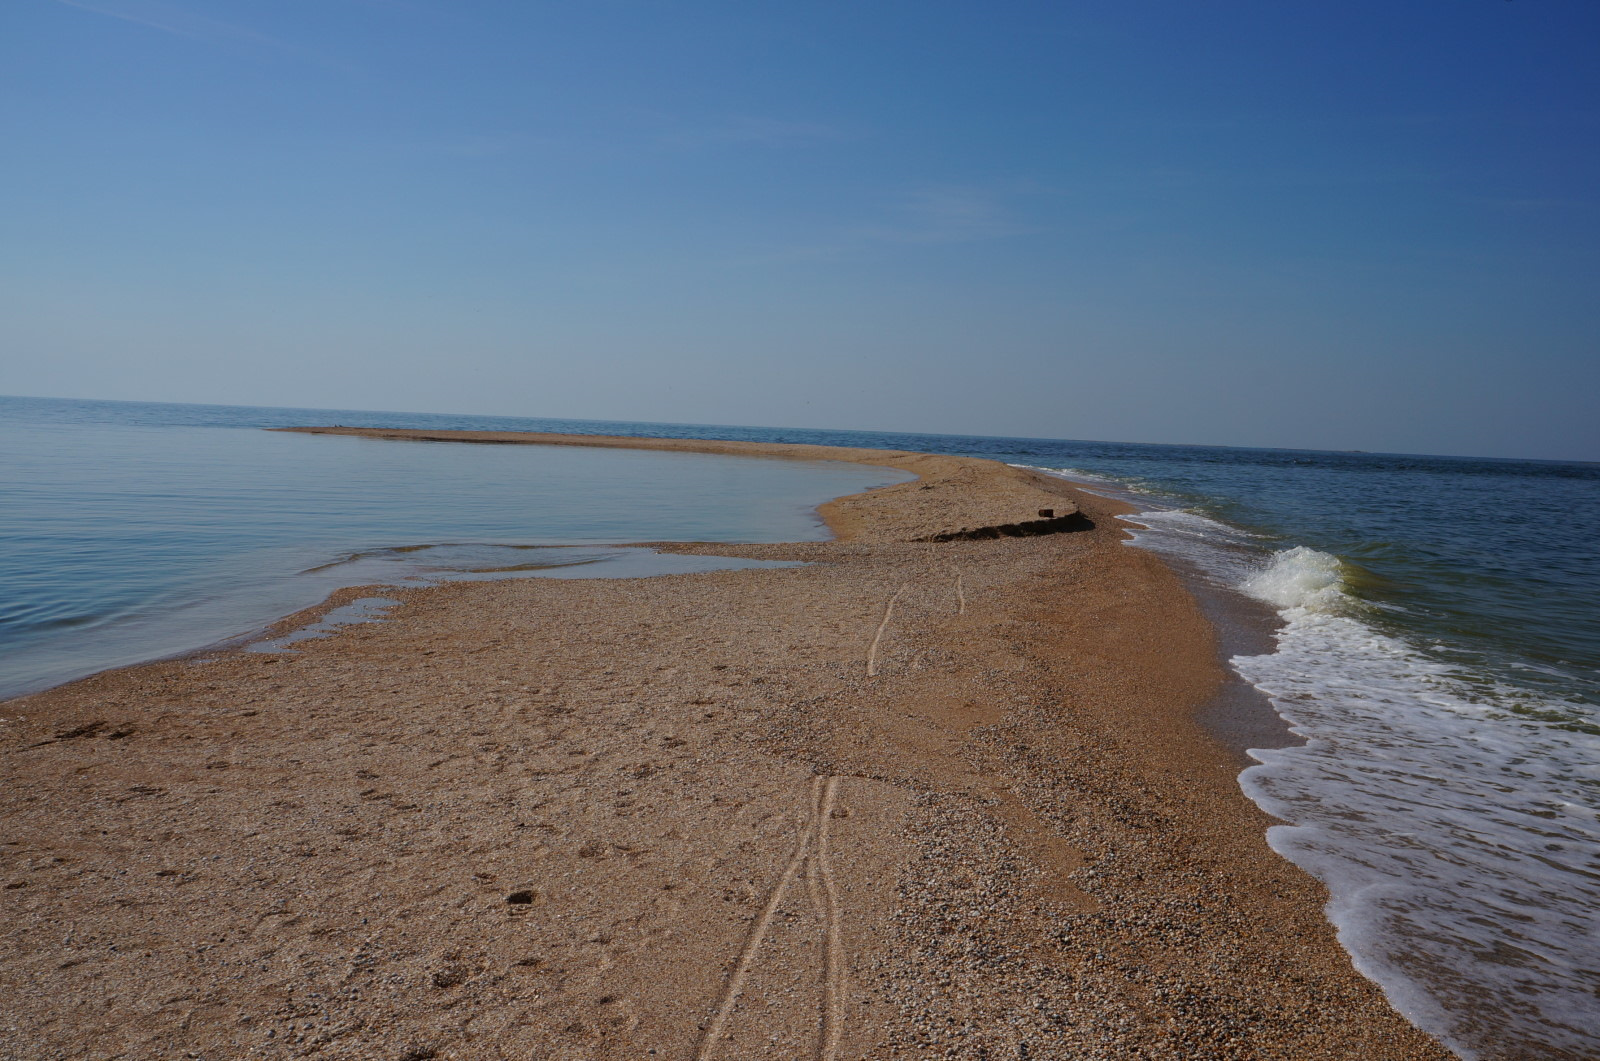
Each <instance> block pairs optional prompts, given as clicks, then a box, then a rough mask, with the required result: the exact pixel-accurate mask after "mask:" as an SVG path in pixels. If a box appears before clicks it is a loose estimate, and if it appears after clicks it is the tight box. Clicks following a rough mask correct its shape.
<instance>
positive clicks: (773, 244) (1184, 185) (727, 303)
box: [0, 0, 1600, 460]
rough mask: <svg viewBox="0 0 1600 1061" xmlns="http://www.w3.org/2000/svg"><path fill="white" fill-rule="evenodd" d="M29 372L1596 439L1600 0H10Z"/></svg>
mask: <svg viewBox="0 0 1600 1061" xmlns="http://www.w3.org/2000/svg"><path fill="white" fill-rule="evenodd" d="M0 143H3V144H4V158H3V160H0V203H3V204H4V210H3V211H0V269H3V271H4V272H3V280H4V283H3V285H0V286H3V290H0V354H3V357H0V393H13V394H32V395H48V396H62V397H97V398H124V399H134V400H161V401H204V402H226V403H242V404H258V405H295V406H326V407H346V408H376V409H417V410H425V411H439V412H471V413H499V414H507V415H523V416H555V417H583V418H609V419H645V420H665V421H675V422H714V423H742V424H767V425H793V426H814V427H853V428H879V429H892V430H927V431H949V432H962V433H978V434H1021V435H1039V436H1048V437H1058V438H1063V437H1064V438H1093V439H1112V440H1122V441H1142V442H1203V443H1221V444H1235V445H1263V446H1295V447H1312V448H1354V449H1366V450H1390V451H1409V452H1432V453H1464V454H1483V455H1497V456H1531V457H1555V458H1578V459H1589V460H1597V459H1600V426H1597V424H1600V415H1597V413H1596V410H1595V406H1596V404H1597V401H1596V399H1597V396H1600V297H1597V294H1596V292H1597V290H1600V4H1595V3H1594V2H1593V0H1509V2H1508V0H1411V2H1407V3H1404V4H1395V3H1393V2H1392V0H1391V2H1382V3H1379V2H1365V0H1354V2H1341V3H1327V2H1326V0H1319V2H1296V0H1274V2H1262V3H1218V4H1197V3H1193V2H1192V0H1184V2H1176V0H1148V2H1139V0H1115V2H1100V0H1085V2H1067V3H1061V2H1056V3H1021V2H1018V3H987V4H978V3H949V2H941V0H919V2H915V3H909V2H908V3H895V2H874V3H869V4H861V3H832V2H827V3H810V4H794V3H781V4H780V3H767V2H760V0H743V2H727V3H690V2H685V3H676V4H668V3H664V2H608V0H592V2H585V3H581V4H580V3H567V4H546V3H534V2H524V3H510V2H489V0H449V2H446V0H13V2H11V3H7V4H5V5H3V7H0Z"/></svg>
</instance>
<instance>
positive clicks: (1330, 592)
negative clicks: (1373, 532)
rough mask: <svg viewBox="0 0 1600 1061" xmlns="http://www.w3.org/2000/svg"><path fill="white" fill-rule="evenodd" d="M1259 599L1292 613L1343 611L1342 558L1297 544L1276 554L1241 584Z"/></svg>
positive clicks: (1346, 603) (1240, 585)
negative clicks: (1340, 560)
mask: <svg viewBox="0 0 1600 1061" xmlns="http://www.w3.org/2000/svg"><path fill="white" fill-rule="evenodd" d="M1239 588H1240V589H1242V590H1244V591H1245V592H1246V593H1248V594H1249V595H1250V596H1252V597H1254V598H1256V599H1257V600H1262V601H1266V602H1267V603H1268V604H1272V605H1276V606H1277V607H1279V608H1283V609H1286V610H1289V611H1308V612H1331V613H1338V612H1340V611H1343V610H1344V609H1345V608H1346V606H1347V605H1348V603H1349V600H1350V598H1349V597H1348V596H1347V595H1346V593H1345V585H1344V566H1343V565H1342V564H1340V563H1339V558H1338V557H1336V556H1330V555H1329V554H1327V553H1319V552H1318V551H1317V550H1315V549H1307V548H1306V547H1305V546H1303V545H1297V546H1295V547H1294V548H1292V549H1285V550H1283V551H1282V552H1280V553H1275V554H1274V555H1273V557H1272V563H1270V564H1268V565H1267V566H1266V567H1265V568H1263V569H1262V570H1260V571H1258V572H1257V573H1256V574H1254V575H1251V576H1250V577H1249V578H1247V579H1245V580H1244V581H1243V582H1241V583H1240V584H1239Z"/></svg>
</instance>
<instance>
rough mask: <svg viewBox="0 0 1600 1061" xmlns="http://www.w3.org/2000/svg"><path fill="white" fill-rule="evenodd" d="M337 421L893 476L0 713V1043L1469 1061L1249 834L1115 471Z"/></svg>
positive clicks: (618, 1054) (117, 1047) (552, 1054)
mask: <svg viewBox="0 0 1600 1061" xmlns="http://www.w3.org/2000/svg"><path fill="white" fill-rule="evenodd" d="M328 430H338V431H340V432H342V433H351V434H363V435H372V436H383V437H411V438H430V439H441V438H445V437H449V438H454V439H458V440H462V441H480V442H541V443H555V444H574V445H627V446H645V447H653V448H670V449H684V450H702V451H709V452H719V453H749V454H759V455H762V456H789V457H795V458H797V459H819V458H826V459H833V460H854V461H863V462H869V463H877V464H888V465H891V466H895V467H900V468H905V469H908V470H910V471H913V472H915V473H917V474H918V475H919V476H920V478H919V479H918V480H916V481H914V482H909V483H905V484H901V485H899V486H893V487H888V488H885V489H882V490H876V491H872V492H870V493H867V494H861V495H856V496H854V497H849V498H844V499H840V500H838V501H835V502H832V503H830V504H829V505H827V506H825V507H824V516H825V518H826V519H827V520H828V522H829V524H830V526H832V527H833V528H834V530H835V532H836V534H837V536H838V537H837V539H836V540H835V541H831V542H825V543H805V544H792V545H760V546H727V545H719V546H704V545H701V546H690V545H682V544H679V545H672V546H667V548H673V549H680V550H683V551H692V552H715V553H721V554H727V555H738V556H752V557H762V558H770V559H793V560H805V561H810V562H811V563H810V565H809V566H806V567H796V568H783V569H758V570H744V571H730V572H714V573H708V574H697V575H676V576H669V577H661V578H653V579H641V580H610V579H594V580H578V581H558V580H538V579H530V580H521V581H507V582H494V583H458V584H452V585H447V586H441V587H436V588H430V589H420V590H407V591H400V592H398V593H397V592H395V591H392V590H385V591H384V592H385V594H386V595H389V596H399V597H401V598H402V599H403V604H402V606H401V607H400V608H398V609H397V610H396V611H395V612H393V613H391V614H392V617H391V618H390V620H389V621H387V622H383V623H375V624H368V625H363V626H357V627H352V628H349V629H347V630H346V631H345V632H343V633H341V634H340V635H338V636H337V637H334V638H330V639H327V640H324V641H312V642H303V643H301V644H300V645H298V646H296V647H297V648H298V649H299V651H297V652H293V653H281V654H267V655H261V654H246V653H238V652H234V653H225V654H223V655H221V656H219V657H217V658H214V659H211V660H209V661H196V660H187V661H169V662H162V663H156V664H149V665H145V666H140V667H134V668H129V669H125V670H120V671H112V672H107V673H104V674H100V675H96V676H94V677H91V678H88V679H85V680H83V681H79V682H76V683H73V684H71V685H68V686H64V687H61V688H58V689H54V690H51V691H48V692H45V693H41V694H37V695H35V696H31V697H27V698H24V699H20V700H13V701H10V702H8V703H5V704H3V705H0V719H3V721H0V782H3V783H0V808H3V809H0V821H3V822H4V833H3V838H0V888H3V889H4V890H3V891H0V895H3V896H4V901H5V906H4V909H5V912H6V913H5V918H4V921H3V924H0V999H3V1000H4V1005H3V1006H0V1058H6V1059H16V1061H22V1059H29V1061H32V1059H51V1061H56V1059H66V1058H93V1059H107V1058H127V1059H146V1058H148V1059H163V1061H164V1059H169V1058H209V1059H216V1061H231V1059H245V1058H248V1059H268V1058H271V1059H280V1058H283V1059H286V1058H329V1059H332V1058H339V1059H345V1058H350V1059H367V1058H378V1059H392V1061H426V1059H459V1061H468V1059H474V1061H475V1059H517V1061H524V1059H526V1061H532V1059H540V1061H544V1059H579V1058H606V1059H613V1058H614V1059H628V1061H633V1059H646V1058H673V1059H684V1061H710V1059H719V1061H730V1059H766V1058H772V1059H785V1061H787V1059H816V1061H835V1059H839V1061H843V1059H856V1058H863V1059H865V1058H870V1059H888V1058H934V1057H958V1058H970V1059H989V1061H1000V1059H1006V1061H1012V1059H1052V1058H1063V1059H1064V1058H1074V1059H1078V1058H1083V1059H1088V1058H1097V1059H1098V1058H1104V1059H1122V1058H1152V1059H1153V1058H1162V1059H1166V1058H1171V1059H1182V1061H1197V1059H1208V1058H1284V1059H1295V1061H1304V1059H1316V1058H1339V1059H1347V1058H1362V1059H1366V1061H1382V1059H1399V1058H1419V1059H1435V1058H1438V1059H1443V1058H1448V1057H1449V1056H1450V1055H1449V1054H1448V1053H1446V1052H1445V1051H1444V1050H1443V1049H1441V1048H1440V1047H1438V1046H1437V1045H1436V1044H1434V1043H1433V1042H1432V1041H1431V1040H1429V1039H1428V1038H1426V1037H1424V1036H1423V1035H1421V1034H1420V1033H1419V1032H1417V1031H1415V1030H1414V1029H1412V1028H1411V1027H1410V1026H1409V1025H1408V1024H1407V1023H1406V1022H1405V1021H1404V1020H1403V1019H1402V1018H1401V1017H1400V1016H1398V1015H1397V1014H1396V1013H1395V1012H1394V1011H1393V1010H1392V1009H1390V1008H1389V1007H1388V1005H1387V1004H1386V1003H1385V1001H1384V1000H1383V998H1382V996H1381V994H1380V993H1379V992H1378V991H1377V989H1376V988H1374V987H1373V986H1372V985H1371V984H1370V983H1368V982H1367V981H1366V980H1364V979H1363V978H1361V977H1360V976H1359V975H1357V974H1356V973H1355V972H1354V971H1353V970H1352V968H1351V965H1350V961H1349V959H1348V957H1347V956H1346V955H1345V953H1344V952H1343V951H1342V950H1341V949H1340V948H1339V947H1338V945H1337V942H1336V941H1335V939H1334V937H1333V933H1332V931H1331V929H1330V928H1329V927H1328V925H1327V924H1326V922H1325V921H1324V919H1323V917H1322V914H1321V906H1322V903H1323V902H1324V901H1325V899H1326V896H1325V894H1324V893H1323V891H1322V890H1321V888H1320V887H1319V886H1318V885H1317V884H1316V882H1315V881H1313V880H1312V879H1310V878H1308V877H1306V876H1305V875H1304V874H1302V873H1301V872H1299V871H1298V870H1297V869H1295V868H1294V867H1293V866H1291V865H1290V864H1288V863H1287V862H1284V861H1283V860H1281V859H1279V858H1278V857H1277V856H1276V855H1274V854H1272V853H1271V852H1270V851H1269V850H1268V849H1267V847H1266V845H1265V842H1264V840H1263V833H1264V831H1265V829H1266V827H1267V826H1268V824H1270V823H1269V821H1268V820H1267V819H1266V818H1265V817H1264V816H1263V815H1262V814H1261V813H1260V812H1259V811H1257V810H1256V809H1255V808H1254V807H1253V806H1252V805H1251V804H1250V803H1248V802H1247V801H1246V800H1245V799H1244V798H1243V797H1242V796H1241V795H1240V793H1239V789H1238V786H1237V784H1236V782H1235V775H1236V771H1237V766H1236V763H1235V761H1234V759H1233V758H1232V757H1231V756H1230V755H1229V754H1228V752H1227V751H1226V750H1225V749H1223V748H1222V747H1220V746H1219V745H1217V744H1216V743H1215V742H1214V741H1212V740H1211V739H1210V738H1209V737H1208V736H1207V735H1206V734H1205V732H1204V731H1202V730H1201V728H1200V727H1199V726H1198V725H1197V724H1196V722H1195V721H1194V714H1195V711H1196V710H1197V709H1198V708H1199V707H1200V706H1201V705H1203V704H1204V703H1205V702H1206V701H1207V699H1208V698H1209V697H1210V696H1211V695H1212V694H1213V693H1214V692H1215V690H1216V689H1217V688H1218V686H1219V684H1220V682H1221V680H1222V673H1221V670H1220V667H1219V664H1218V662H1217V659H1216V651H1215V646H1214V643H1213V640H1212V634H1211V631H1210V629H1209V627H1208V626H1207V624H1206V622H1205V621H1204V619H1203V618H1202V617H1201V615H1200V613H1199V611H1198V609H1197V606H1196V604H1195V602H1194V601H1193V600H1192V599H1191V598H1190V597H1189V596H1188V595H1187V594H1186V593H1185V592H1184V590H1183V588H1182V587H1181V585H1180V584H1179V582H1178V581H1177V579H1176V577H1175V576H1174V575H1173V574H1172V573H1171V572H1170V571H1169V570H1168V569H1166V568H1165V567H1164V566H1162V564H1161V563H1160V562H1159V561H1157V560H1156V559H1155V558H1154V557H1153V556H1151V555H1149V554H1146V553H1143V552H1140V551H1138V550H1133V549H1128V548H1126V547H1125V546H1123V545H1122V544H1121V542H1122V540H1123V539H1124V537H1125V535H1124V533H1123V531H1122V530H1121V528H1120V526H1119V524H1118V521H1117V520H1116V518H1115V516H1116V514H1117V509H1116V508H1115V506H1114V505H1113V504H1111V503H1110V502H1107V501H1105V500H1103V499H1100V498H1096V497H1094V496H1093V495H1088V494H1084V495H1079V494H1076V493H1074V492H1073V491H1072V490H1071V489H1070V488H1069V487H1068V485H1067V484H1064V483H1062V482H1059V481H1056V480H1052V479H1047V478H1044V477H1041V476H1035V475H1033V474H1031V473H1028V472H1025V471H1021V470H1018V469H1014V468H1008V467H1006V466H1004V465H1000V464H996V463H994V462H990V461H980V460H968V459H962V458H953V457H939V456H929V455H923V454H911V453H893V452H887V451H872V450H836V449H828V448H824V447H776V446H758V445H755V444H741V443H727V442H698V441H692V440H640V439H620V440H618V439H596V438H594V437H590V436H582V437H561V436H509V435H478V436H470V435H465V434H462V433H453V432H409V433H407V432H380V431H357V430H355V429H328ZM1046 511H1048V512H1050V513H1051V515H1050V516H1049V517H1042V516H1040V513H1042V512H1046ZM1074 513H1077V515H1076V516H1073V514H1074ZM1069 517H1070V518H1069ZM1042 518H1048V519H1049V520H1054V521H1057V524H1056V529H1065V528H1069V527H1070V528H1071V529H1070V532H1064V533H1050V534H1039V535H1032V536H1010V535H1009V534H1006V533H1003V532H999V531H997V532H996V533H997V534H999V535H1000V536H998V537H993V538H987V539H985V538H979V539H977V540H945V541H931V540H928V539H932V538H938V537H941V536H947V535H949V534H950V533H951V532H962V531H973V530H981V529H982V528H985V527H1011V528H1016V527H1018V526H1021V525H1022V524H1024V523H1028V522H1036V521H1038V520H1040V519H1042ZM361 595H363V592H362V591H360V590H352V591H345V592H343V593H341V594H338V595H336V596H335V597H334V598H333V599H332V600H330V601H329V602H327V604H325V605H324V606H323V607H322V608H320V609H315V610H313V611H312V612H307V613H302V614H301V615H299V616H295V617H292V618H291V619H289V620H286V621H285V623H284V624H280V625H281V627H282V628H283V629H289V628H291V627H293V626H295V625H298V624H303V623H305V622H308V621H310V620H311V619H314V618H315V617H316V615H317V614H320V612H321V611H325V610H327V609H328V608H330V607H332V606H334V605H337V604H339V603H341V602H343V601H345V600H348V599H351V598H353V597H356V596H361Z"/></svg>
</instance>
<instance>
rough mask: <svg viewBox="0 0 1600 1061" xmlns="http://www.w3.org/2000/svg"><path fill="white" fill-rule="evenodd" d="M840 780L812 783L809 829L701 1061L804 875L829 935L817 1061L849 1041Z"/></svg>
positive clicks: (709, 1029)
mask: <svg viewBox="0 0 1600 1061" xmlns="http://www.w3.org/2000/svg"><path fill="white" fill-rule="evenodd" d="M838 792H839V778H838V777H835V776H827V777H823V776H820V775H819V776H817V777H814V778H812V780H811V793H810V796H811V798H810V801H809V802H810V805H809V807H808V811H807V821H806V825H805V828H804V829H803V830H802V831H801V833H800V840H799V843H797V844H796V845H795V850H794V854H793V855H792V856H790V858H789V863H788V865H786V866H785V867H784V869H783V873H782V874H781V875H780V876H779V877H778V881H777V883H776V884H775V885H773V888H772V892H771V894H770V895H769V896H768V897H767V902H766V904H765V906H763V907H762V910H761V914H760V916H758V917H757V918H756V920H755V923H754V924H753V925H751V926H750V932H749V935H748V936H746V938H745V944H744V948H743V950H742V951H741V952H740V954H739V961H738V963H737V964H736V965H735V966H734V970H733V975H732V976H730V977H729V978H728V983H727V986H726V987H724V988H723V994H722V1000H721V1002H720V1003H719V1004H718V1006H717V1012H716V1016H714V1017H713V1018H712V1020H711V1023H710V1024H708V1025H707V1026H706V1030H705V1034H704V1035H703V1036H702V1037H701V1040H700V1049H699V1052H698V1053H696V1055H695V1058H696V1061H710V1059H711V1058H712V1057H713V1056H714V1055H715V1054H716V1050H717V1047H718V1045H719V1044H720V1043H721V1041H722V1036H723V1035H724V1033H725V1032H726V1031H727V1027H728V1021H729V1019H730V1018H731V1017H732V1016H733V1009H734V1006H735V1005H736V1004H737V1003H738V1001H739V996H740V995H741V994H742V993H743V991H744V985H745V982H746V981H747V980H748V979H749V977H750V972H751V970H752V969H753V968H754V967H755V961H756V957H757V955H758V954H759V953H760V951H761V945H762V943H763V942H765V940H766V937H767V932H768V931H769V930H770V929H771V927H772V922H773V919H774V918H775V917H776V916H777V912H778V909H779V908H780V907H781V906H782V905H783V900H784V896H785V895H786V894H787V893H788V891H789V888H790V886H791V885H792V884H793V883H794V880H795V878H796V877H797V876H799V875H800V873H801V871H802V870H803V871H804V872H805V877H806V890H807V891H808V892H809V893H810V896H811V905H812V908H813V909H814V910H815V911H816V913H817V916H818V918H819V919H820V920H821V921H822V928H823V933H824V945H823V963H822V964H823V967H822V1014H821V1027H820V1028H819V1033H818V1042H817V1049H816V1052H815V1055H814V1056H815V1057H816V1058H817V1059H818V1061H836V1058H837V1057H838V1054H839V1043H840V1041H841V1039H842V1038H843V1036H844V1003H845V994H846V986H847V985H846V979H845V972H844V964H845V963H844V942H843V938H842V934H841V932H840V927H839V888H838V884H837V882H836V881H835V880H834V876H833V863H832V860H831V858H830V851H829V846H828V831H829V830H828V826H829V823H830V822H831V820H832V818H833V814H834V807H835V805H836V803H837V801H838Z"/></svg>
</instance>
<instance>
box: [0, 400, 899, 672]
mask: <svg viewBox="0 0 1600 1061" xmlns="http://www.w3.org/2000/svg"><path fill="white" fill-rule="evenodd" d="M332 415H333V414H330V413H328V412H326V411H323V412H315V413H312V412H301V413H298V414H295V413H288V412H287V411H285V410H277V409H272V410H268V409H226V410H224V409H205V410H202V409H199V408H197V407H193V406H159V405H143V404H132V403H101V402H54V401H39V400H25V399H11V398H0V455H3V456H0V695H17V694H19V693H22V692H26V691H29V690H33V689H38V688H42V687H45V686H48V685H51V684H57V683H59V682H62V681H66V680H70V679H72V678H77V677H81V676H83V675H84V674H88V673H92V672H94V671H96V670H103V669H105V668H107V667H112V666H119V665H124V664H128V663H135V662H139V661H141V660H146V659H151V658H156V657H159V656H163V655H171V654H174V653H178V652H183V651H188V650H193V649H196V648H200V647H203V646H206V645H210V644H215V643H218V642H220V641H224V640H227V639H230V638H235V637H239V636H243V635H246V634H249V633H250V632H252V631H254V630H258V629H260V628H261V627H262V626H264V625H267V624H268V623H270V622H272V621H273V620H275V619H277V618H279V617H281V616H283V615H286V614H289V613H291V612H294V611H297V610H299V609H301V608H305V607H309V606H311V605H313V604H316V603H317V602H319V601H321V600H322V599H323V598H325V597H326V596H327V595H328V594H329V593H330V592H332V591H333V590H334V589H337V588H339V587H342V586H350V585H364V584H368V583H406V582H410V581H415V580H417V579H419V578H445V577H448V578H464V577H479V576H481V575H484V574H493V575H497V576H500V577H504V576H506V575H515V574H557V573H560V572H562V571H568V570H581V571H583V572H584V573H585V574H588V575H593V576H607V575H610V576H618V577H621V576H627V575H634V574H641V573H649V571H650V570H661V571H678V570H685V569H688V568H693V567H695V566H696V565H695V564H694V563H693V562H688V561H685V560H684V559H682V558H677V557H671V556H668V555H666V554H660V555H657V554H650V553H646V554H644V555H645V556H648V557H653V558H654V559H653V561H652V564H650V565H644V566H641V564H640V562H639V561H640V554H639V552H638V551H619V550H610V549H604V548H596V547H597V546H603V545H605V544H606V543H617V542H636V541H666V540H675V541H742V542H759V541H800V540H808V539H818V538H822V537H825V536H826V529H825V528H824V527H823V525H822V524H821V522H820V521H819V520H818V519H817V517H816V511H815V510H816V506H817V505H818V504H820V503H821V502H823V501H825V500H827V499H829V498H831V497H836V496H839V495H842V494H848V493H855V492H858V491H860V490H863V489H867V488H869V487H871V486H875V485H880V484H883V483H887V482H897V481H901V480H903V479H904V478H906V476H905V475H904V474H903V473H900V472H896V471H894V470H892V469H880V468H870V467H864V466H860V465H853V464H843V463H836V462H831V461H829V462H802V461H771V460H750V459H747V458H739V457H722V456H715V455H706V454H678V453H653V452H644V451H628V450H602V449H579V448H567V447H560V448H557V447H533V446H462V445H451V444H448V443H424V442H385V441H377V440H369V439H356V438H339V437H332V436H310V435H295V434H280V433H276V432H269V431H262V430H260V427H259V426H258V425H262V424H283V423H285V422H299V423H306V422H308V420H309V421H315V422H325V421H327V420H328V419H329V418H330V416H332ZM337 415H338V417H339V418H341V419H344V420H349V419H352V417H350V416H347V415H346V414H342V413H341V414H337ZM575 544H580V545H582V546H584V547H583V548H572V546H573V545H575ZM553 546H566V548H552V547H553ZM569 565H579V566H576V567H569ZM748 565H749V562H748V561H732V562H729V561H728V560H726V559H723V558H718V559H716V560H715V561H708V562H702V563H700V564H699V565H698V566H699V567H702V568H704V567H707V566H710V567H733V566H748Z"/></svg>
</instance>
